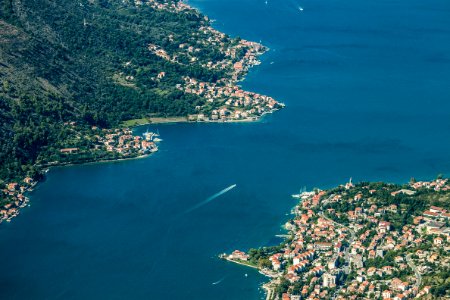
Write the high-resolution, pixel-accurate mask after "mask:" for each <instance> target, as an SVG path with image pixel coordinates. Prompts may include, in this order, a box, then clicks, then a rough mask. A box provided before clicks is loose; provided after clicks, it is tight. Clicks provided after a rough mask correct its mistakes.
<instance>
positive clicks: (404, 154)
mask: <svg viewBox="0 0 450 300" xmlns="http://www.w3.org/2000/svg"><path fill="white" fill-rule="evenodd" d="M190 3H191V4H193V5H194V6H196V7H198V8H200V9H201V10H202V11H203V12H205V13H206V14H208V15H209V16H210V17H211V18H212V19H216V20H217V21H216V22H215V26H216V27H217V28H218V29H220V30H223V31H225V32H227V33H230V34H232V35H240V36H242V37H244V38H247V39H252V40H256V41H259V40H262V42H263V43H264V44H266V45H268V46H269V47H270V48H271V51H270V52H269V53H267V54H266V55H264V56H263V57H262V60H263V64H262V65H261V66H259V67H257V68H255V69H253V70H252V72H251V73H250V74H249V76H248V77H247V80H246V81H245V82H243V86H244V87H245V88H247V89H250V90H253V91H257V92H262V93H266V94H269V95H271V96H274V97H276V98H277V99H279V100H280V101H283V102H285V103H286V104H287V108H286V109H285V110H283V111H280V112H277V113H276V114H273V115H271V116H268V117H267V118H265V119H264V120H263V121H262V122H258V123H253V124H177V125H161V126H158V129H159V131H160V133H161V135H162V137H163V138H164V142H163V143H162V144H161V147H160V149H161V151H160V152H158V153H157V154H155V155H153V156H151V157H149V158H146V159H141V160H134V161H127V162H118V163H108V164H93V165H85V166H74V167H67V168H57V169H52V170H51V171H50V172H49V174H48V177H47V179H46V181H45V182H44V183H42V184H40V185H39V186H38V188H37V189H36V190H35V191H34V192H33V193H32V195H31V204H32V206H31V207H30V208H26V209H24V210H23V211H22V214H21V215H20V216H19V217H18V218H16V219H14V220H13V221H12V222H11V223H10V224H2V225H1V226H0V257H1V258H2V262H1V264H2V268H1V270H2V271H1V272H0V298H1V299H166V298H169V299H238V300H239V299H259V298H261V297H262V295H263V294H262V293H261V291H260V290H259V286H260V284H261V283H262V282H264V281H265V278H264V277H262V276H261V275H259V274H258V273H257V272H255V271H253V270H251V269H247V268H245V267H241V266H237V265H233V264H230V263H226V262H223V261H220V260H218V259H217V258H216V255H217V254H219V253H221V252H224V251H227V252H229V251H232V250H234V249H235V248H240V249H244V250H245V249H248V248H249V247H257V246H261V245H266V244H270V243H275V242H276V240H274V235H275V234H278V233H279V232H280V225H281V224H282V223H283V221H285V220H286V218H288V216H286V213H288V212H289V209H290V207H292V206H293V205H294V202H293V200H292V199H291V198H290V194H292V193H295V192H297V191H298V189H299V188H301V187H303V186H307V187H308V188H313V187H320V188H327V187H331V186H334V185H337V184H340V183H343V182H345V181H346V180H348V178H349V177H353V178H354V180H356V181H361V180H384V181H393V182H405V181H407V180H408V179H409V178H410V177H411V176H414V177H416V178H433V177H435V176H436V175H437V174H438V173H444V174H448V173H449V170H450V138H449V135H450V101H449V100H450V2H448V1H447V0H429V1H418V0H409V1H404V0H403V1H399V0H389V1H387V0H378V1H374V0H367V1H355V0H349V1H342V0H339V1H338V0H306V1H295V0H268V4H267V5H265V4H264V1H263V0H227V1H223V0H207V1H200V0H195V1H191V2H190ZM299 6H302V7H303V9H304V10H303V11H302V12H300V11H299V10H298V7H299ZM144 130H146V128H141V129H138V131H141V132H142V131H144ZM232 184H237V187H236V188H234V189H233V190H231V191H229V192H228V193H226V194H224V195H222V196H221V197H219V198H216V199H215V200H214V201H211V202H210V203H208V204H207V205H204V206H202V207H201V208H199V209H197V210H194V211H192V212H189V213H187V214H183V212H185V211H186V210H188V209H189V208H192V207H193V206H194V205H196V204H197V203H200V202H202V201H204V200H205V199H207V198H208V197H210V196H211V195H213V194H215V193H217V192H218V191H220V190H222V189H224V188H226V187H228V186H230V185H232ZM246 273H247V274H248V277H245V276H244V275H245V274H246ZM220 280H221V282H220V283H219V284H216V285H213V284H212V283H213V282H217V281H220Z"/></svg>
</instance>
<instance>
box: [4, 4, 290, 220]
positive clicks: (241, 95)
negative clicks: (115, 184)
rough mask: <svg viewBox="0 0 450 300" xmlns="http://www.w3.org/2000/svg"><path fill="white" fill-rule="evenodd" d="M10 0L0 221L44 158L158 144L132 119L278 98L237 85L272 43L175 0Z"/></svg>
mask: <svg viewBox="0 0 450 300" xmlns="http://www.w3.org/2000/svg"><path fill="white" fill-rule="evenodd" d="M6 2H7V3H6V4H5V5H6V7H5V9H4V10H3V9H2V12H1V14H0V17H1V20H0V42H1V46H2V47H1V50H0V54H1V55H0V57H1V59H0V72H1V73H2V74H3V75H4V76H3V77H2V85H1V86H0V97H1V98H2V99H4V100H5V101H4V102H2V103H3V104H4V105H3V104H2V105H3V106H0V116H4V117H5V118H4V119H5V122H2V124H1V125H0V126H2V127H1V128H0V140H1V142H2V145H3V146H2V149H0V160H1V161H2V164H1V166H0V210H1V214H0V223H1V221H2V220H8V221H9V220H11V218H12V217H14V216H16V215H17V214H18V212H19V208H21V207H23V206H25V205H26V204H27V202H28V199H27V198H26V196H25V193H26V192H27V191H30V190H31V189H32V188H33V187H34V185H35V184H36V183H37V182H38V181H39V180H40V179H41V178H42V176H43V174H44V173H45V171H46V170H47V169H48V168H49V167H51V166H61V165H69V164H79V163H87V162H97V161H109V160H118V159H129V158H136V157H141V156H145V155H147V154H149V153H152V152H155V151H157V149H158V148H157V146H156V144H155V140H153V139H150V140H147V139H143V138H142V137H138V136H133V133H132V130H131V129H130V128H132V127H133V126H138V125H143V124H149V123H162V122H248V121H255V120H258V119H259V118H260V117H262V116H263V115H264V114H267V113H272V112H274V111H276V110H278V109H280V108H283V107H284V104H283V103H280V102H278V101H276V100H275V99H273V98H272V97H269V96H265V95H261V94H258V93H255V92H250V91H245V90H243V89H242V88H241V87H240V86H239V85H238V82H239V81H240V80H243V79H244V76H245V75H246V74H247V72H248V70H249V69H250V68H252V67H253V66H255V65H258V64H259V63H260V62H259V60H258V56H260V55H262V54H263V53H264V52H265V51H267V50H268V49H267V48H266V47H264V46H263V45H261V44H259V43H255V42H250V41H246V40H243V39H241V38H238V37H236V38H233V37H230V36H228V35H226V34H224V33H221V32H219V31H217V30H215V29H214V28H213V27H212V26H211V22H210V20H209V19H208V17H206V16H204V15H202V14H201V13H200V12H199V11H198V10H196V9H194V8H192V7H190V6H189V5H187V4H186V3H184V2H182V1H178V0H164V1H162V0H158V1H157V0H147V1H138V0H136V1H109V2H108V3H104V2H102V1H100V2H97V1H95V2H93V1H81V2H80V3H79V4H76V3H75V4H74V3H68V2H63V3H61V7H59V6H58V7H54V5H53V3H51V1H47V0H40V1H38V3H37V2H35V1H28V0H22V1H6ZM48 7H52V13H51V14H49V13H48V11H47V8H48ZM57 15H61V16H62V17H61V19H58V20H55V16H57ZM36 16H38V17H36ZM95 16H101V17H97V18H96V17H95ZM60 20H65V21H64V22H62V23H61V21H60ZM174 24H176V25H174ZM42 28H46V30H41V29H42ZM118 28H120V29H118ZM79 33H82V34H79ZM56 37H57V38H56ZM42 41H47V42H46V43H42ZM33 53H39V54H40V55H41V57H36V55H34V54H33ZM149 134H152V135H154V134H153V133H149ZM157 139H158V140H159V138H157Z"/></svg>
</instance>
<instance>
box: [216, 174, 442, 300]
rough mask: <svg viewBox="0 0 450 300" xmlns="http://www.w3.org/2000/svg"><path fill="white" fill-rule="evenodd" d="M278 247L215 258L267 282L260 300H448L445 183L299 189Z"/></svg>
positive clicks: (424, 182) (349, 185)
mask: <svg viewBox="0 0 450 300" xmlns="http://www.w3.org/2000/svg"><path fill="white" fill-rule="evenodd" d="M293 197H295V198H298V199H299V200H300V202H299V204H298V205H296V206H295V207H294V208H293V210H292V214H293V215H294V217H293V219H292V220H289V221H288V222H287V223H286V224H285V229H286V230H287V231H288V235H287V236H288V237H287V238H286V240H285V241H284V242H283V243H281V244H280V245H277V246H273V247H263V248H260V249H250V250H249V251H248V252H243V251H240V250H236V251H234V252H233V253H231V254H224V255H221V257H222V258H224V259H227V260H229V261H232V262H236V263H240V264H244V265H248V266H251V267H256V268H258V269H259V271H260V272H261V273H262V274H264V275H266V276H268V277H270V278H271V280H270V282H269V283H267V284H265V285H264V288H265V290H266V291H267V299H280V300H288V299H290V300H300V299H342V300H343V299H384V300H387V299H394V300H403V299H413V298H415V299H419V298H420V299H449V298H450V294H449V291H450V281H449V278H450V277H449V274H450V184H449V180H448V179H444V178H438V179H436V180H433V181H415V180H411V182H410V183H409V184H406V185H396V184H384V183H359V184H353V183H352V182H351V180H350V182H348V183H347V184H345V185H341V186H339V187H337V188H334V189H330V190H315V191H312V192H303V193H301V194H298V195H293Z"/></svg>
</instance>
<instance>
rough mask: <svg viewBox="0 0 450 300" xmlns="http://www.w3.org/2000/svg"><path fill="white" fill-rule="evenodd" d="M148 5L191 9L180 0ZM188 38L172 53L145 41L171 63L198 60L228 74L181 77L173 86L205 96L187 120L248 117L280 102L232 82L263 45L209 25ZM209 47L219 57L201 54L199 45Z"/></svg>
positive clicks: (161, 74) (255, 59)
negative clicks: (212, 78) (213, 78)
mask: <svg viewBox="0 0 450 300" xmlns="http://www.w3.org/2000/svg"><path fill="white" fill-rule="evenodd" d="M150 5H151V6H152V7H154V8H157V9H170V10H173V11H183V10H186V9H192V8H188V7H189V6H186V5H185V4H183V3H182V2H178V3H173V2H171V1H166V2H163V3H160V2H156V1H150ZM169 40H171V41H173V35H170V36H169ZM188 40H189V42H184V43H181V44H179V45H178V47H177V51H175V52H174V53H169V52H168V51H166V50H165V49H163V48H162V47H161V46H158V45H155V44H149V45H148V50H149V51H150V52H151V53H153V54H155V55H156V56H158V57H160V58H162V59H164V60H167V61H170V62H172V63H178V64H198V65H200V66H202V67H204V68H207V69H211V70H224V71H225V72H226V73H227V74H228V76H227V78H222V79H220V80H218V81H217V82H215V83H214V82H201V81H199V80H197V79H195V78H190V77H184V78H183V79H184V83H182V84H178V85H177V86H176V87H177V89H179V90H181V91H183V92H185V93H188V94H195V95H197V96H200V97H202V98H204V99H205V100H206V104H205V105H204V106H199V107H197V108H196V109H197V110H198V112H199V113H198V114H195V115H191V116H188V118H189V120H190V121H228V120H249V121H250V120H255V119H257V118H258V117H259V116H261V115H263V114H265V113H268V112H273V111H274V110H276V109H279V108H282V107H283V106H284V105H283V104H282V103H279V102H277V101H276V100H275V99H273V98H272V97H268V96H264V95H260V94H258V93H252V92H247V91H244V90H242V89H240V88H239V87H238V86H237V85H236V82H237V81H238V80H239V79H241V78H242V77H243V75H245V73H246V72H247V71H248V70H249V69H250V68H251V67H253V66H255V65H258V64H259V63H260V62H259V60H258V56H259V55H261V54H262V53H263V52H264V51H265V48H264V46H262V45H261V44H259V43H256V42H250V41H246V40H237V39H236V40H233V39H230V38H228V37H227V36H226V35H225V34H223V33H221V32H219V31H218V30H215V29H214V28H212V27H211V26H201V27H200V28H199V30H198V32H197V33H195V36H192V37H190V38H189V39H188ZM209 48H214V49H217V50H218V51H219V52H220V53H221V54H222V55H223V58H221V59H215V60H212V59H210V60H208V59H204V58H202V57H201V55H202V54H201V53H202V49H209ZM165 75H166V74H165V72H164V71H160V72H158V75H157V76H156V77H152V79H153V80H154V81H160V80H162V79H163V78H164V77H165ZM211 106H212V107H220V108H217V109H214V110H212V111H211V110H210V109H205V108H207V107H211Z"/></svg>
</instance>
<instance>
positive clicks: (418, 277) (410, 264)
mask: <svg viewBox="0 0 450 300" xmlns="http://www.w3.org/2000/svg"><path fill="white" fill-rule="evenodd" d="M406 262H407V263H408V266H409V267H410V268H411V269H413V271H414V273H415V274H416V278H417V281H416V284H415V286H416V287H417V288H419V287H420V285H421V284H422V275H420V273H419V270H417V267H416V265H415V264H414V262H413V261H412V259H411V254H408V255H406Z"/></svg>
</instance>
